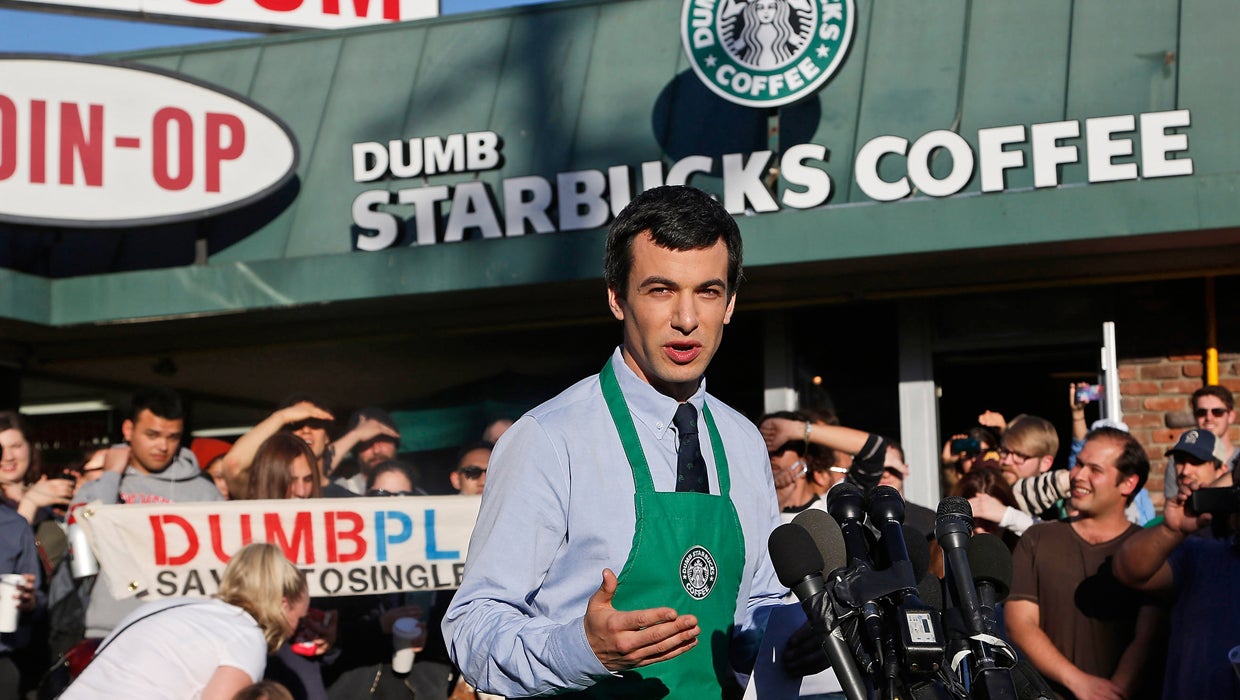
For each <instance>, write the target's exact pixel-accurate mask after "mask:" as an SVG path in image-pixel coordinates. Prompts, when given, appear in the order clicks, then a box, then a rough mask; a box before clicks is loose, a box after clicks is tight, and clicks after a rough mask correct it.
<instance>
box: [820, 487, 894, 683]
mask: <svg viewBox="0 0 1240 700" xmlns="http://www.w3.org/2000/svg"><path fill="white" fill-rule="evenodd" d="M827 513H829V514H830V515H831V517H832V518H835V521H836V522H837V523H839V524H840V532H842V533H843V535H844V550H845V552H846V553H847V555H848V564H849V576H850V577H851V578H852V579H853V580H861V579H862V578H863V577H864V576H865V575H866V574H868V573H869V572H870V571H873V569H874V562H873V560H872V559H870V547H869V542H868V541H867V539H866V536H867V530H866V528H865V525H864V524H862V520H863V519H864V518H865V496H864V495H863V494H862V492H861V489H860V488H858V487H857V486H855V485H853V484H850V483H849V482H847V481H841V482H840V483H838V484H836V485H835V486H832V487H831V490H830V491H828V492H827ZM858 593H859V595H857V596H849V597H848V598H847V599H846V602H848V603H849V604H851V605H852V606H853V607H855V608H857V609H858V610H860V611H861V626H862V627H863V628H864V630H865V641H866V642H868V645H869V650H870V651H872V652H874V653H876V654H878V655H879V659H878V664H879V665H881V664H882V653H883V649H884V647H885V646H886V644H885V643H884V640H883V620H882V611H881V610H880V609H879V608H878V605H877V604H876V603H875V602H874V599H875V597H877V596H872V595H869V594H868V592H863V591H858ZM856 649H857V658H858V659H860V665H861V668H863V669H865V670H866V671H867V672H869V673H874V672H875V670H876V668H875V664H874V662H873V660H872V659H870V658H867V657H868V656H869V654H867V653H866V649H865V648H864V646H858V647H856Z"/></svg>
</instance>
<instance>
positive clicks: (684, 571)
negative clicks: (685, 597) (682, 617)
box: [680, 545, 719, 600]
mask: <svg viewBox="0 0 1240 700" xmlns="http://www.w3.org/2000/svg"><path fill="white" fill-rule="evenodd" d="M718 575H719V571H718V569H716V568H715V558H714V557H712V556H711V555H710V552H708V551H706V548H705V547H702V546H700V545H695V546H693V547H691V548H690V549H689V551H687V552H685V555H684V556H683V557H681V559H680V583H681V585H683V586H684V587H685V592H686V593H688V594H689V597H691V598H693V599H694V600H701V599H703V598H705V597H706V596H708V595H710V590H711V589H712V588H714V587H715V579H716V578H718Z"/></svg>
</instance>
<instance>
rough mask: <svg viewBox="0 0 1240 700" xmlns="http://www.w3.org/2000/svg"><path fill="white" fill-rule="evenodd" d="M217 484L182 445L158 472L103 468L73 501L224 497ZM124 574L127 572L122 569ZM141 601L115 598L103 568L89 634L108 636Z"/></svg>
mask: <svg viewBox="0 0 1240 700" xmlns="http://www.w3.org/2000/svg"><path fill="white" fill-rule="evenodd" d="M222 500H224V497H223V496H222V495H220V492H219V490H218V489H216V488H215V484H213V483H212V482H211V480H210V479H204V478H202V476H201V473H200V470H199V468H198V460H197V459H196V458H195V457H194V453H193V452H190V451H189V449H187V448H185V447H182V448H181V449H180V451H179V452H178V453H177V456H176V459H174V460H172V464H169V465H168V468H167V469H164V470H163V471H161V472H158V473H155V474H143V473H141V472H139V471H138V470H136V469H134V468H133V467H126V468H125V473H124V474H117V473H116V472H104V474H103V476H101V477H99V479H97V480H95V481H92V482H90V483H88V484H84V485H83V486H82V488H81V489H79V490H78V492H77V493H76V494H74V496H73V504H74V505H77V504H78V503H90V502H92V501H103V502H104V503H192V502H195V501H222ZM120 573H121V574H122V575H123V573H124V572H120ZM141 604H142V600H141V599H139V598H136V597H133V596H130V597H127V598H121V599H118V598H114V597H113V596H112V590H111V586H110V585H109V584H108V572H107V571H106V570H103V569H100V571H99V576H98V577H97V579H96V580H95V585H94V588H93V589H92V590H91V592H90V605H89V606H88V607H87V608H86V636H87V637H89V638H100V637H106V636H107V635H108V633H109V632H111V631H112V629H113V628H115V627H116V625H117V623H119V622H120V621H121V619H122V618H124V617H125V616H126V615H128V614H129V613H131V612H133V611H134V610H135V609H137V608H138V606H139V605H141Z"/></svg>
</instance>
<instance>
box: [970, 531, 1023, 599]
mask: <svg viewBox="0 0 1240 700" xmlns="http://www.w3.org/2000/svg"><path fill="white" fill-rule="evenodd" d="M969 569H970V571H971V572H972V573H973V580H974V581H986V582H988V583H990V584H992V585H993V586H994V587H995V599H996V600H1003V599H1005V598H1007V595H1008V592H1009V591H1011V590H1012V553H1011V552H1010V551H1009V550H1008V548H1007V545H1006V544H1004V543H1003V540H1002V539H1000V538H999V537H997V536H995V535H992V534H990V533H988V532H979V533H977V534H975V535H973V539H971V540H969Z"/></svg>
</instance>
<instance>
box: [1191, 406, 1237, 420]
mask: <svg viewBox="0 0 1240 700" xmlns="http://www.w3.org/2000/svg"><path fill="white" fill-rule="evenodd" d="M1228 413H1229V411H1228V409H1226V408H1218V407H1215V408H1196V409H1193V415H1194V416H1195V417H1197V418H1205V417H1206V415H1207V414H1208V415H1211V416H1214V417H1215V418H1222V417H1223V416H1225V415H1227V414H1228Z"/></svg>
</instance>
